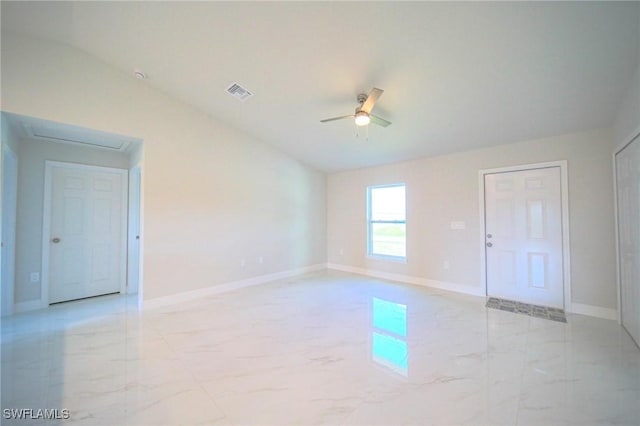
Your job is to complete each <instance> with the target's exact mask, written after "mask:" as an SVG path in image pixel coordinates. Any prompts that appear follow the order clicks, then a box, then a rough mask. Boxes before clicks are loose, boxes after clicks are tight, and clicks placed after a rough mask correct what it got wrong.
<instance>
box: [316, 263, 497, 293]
mask: <svg viewBox="0 0 640 426" xmlns="http://www.w3.org/2000/svg"><path fill="white" fill-rule="evenodd" d="M327 268H329V269H335V270H337V271H343V272H350V273H352V274H358V275H366V276H368V277H374V278H381V279H384V280H390V281H398V282H401V283H406V284H413V285H419V286H423V287H430V288H437V289H438V290H446V291H452V292H455V293H462V294H469V295H472V296H480V297H485V296H486V294H485V290H484V288H477V287H469V286H466V285H461V284H455V283H448V282H444V281H437V280H431V279H428V278H420V277H413V276H410V275H402V274H393V273H389V272H382V271H376V270H373V269H365V268H357V267H354V266H347V265H340V264H337V263H328V264H327Z"/></svg>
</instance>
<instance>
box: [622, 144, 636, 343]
mask: <svg viewBox="0 0 640 426" xmlns="http://www.w3.org/2000/svg"><path fill="white" fill-rule="evenodd" d="M616 188H617V201H618V259H619V260H618V262H619V268H620V302H621V303H620V309H621V318H622V325H623V326H624V328H626V329H627V331H628V332H629V334H631V336H632V337H633V339H634V340H635V341H636V343H637V344H638V345H640V138H636V139H635V140H634V141H632V142H631V143H630V144H629V145H627V146H626V147H625V148H624V149H622V150H621V151H620V152H618V153H617V154H616Z"/></svg>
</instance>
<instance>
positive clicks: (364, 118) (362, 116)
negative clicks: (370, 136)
mask: <svg viewBox="0 0 640 426" xmlns="http://www.w3.org/2000/svg"><path fill="white" fill-rule="evenodd" d="M369 122H371V117H369V114H367V113H366V112H364V111H358V112H356V126H366V125H367V124H369Z"/></svg>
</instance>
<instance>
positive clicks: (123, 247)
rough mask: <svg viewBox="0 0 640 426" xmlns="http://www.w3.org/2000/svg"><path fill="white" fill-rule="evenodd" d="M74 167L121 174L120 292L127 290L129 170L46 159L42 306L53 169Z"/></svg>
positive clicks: (47, 269) (45, 291)
mask: <svg viewBox="0 0 640 426" xmlns="http://www.w3.org/2000/svg"><path fill="white" fill-rule="evenodd" d="M54 168H64V169H75V170H88V171H95V172H109V173H115V174H119V175H121V176H122V200H121V201H122V209H121V212H120V226H121V232H122V238H121V241H120V261H119V262H118V263H119V265H120V294H125V293H126V291H127V257H128V253H127V223H128V217H127V216H128V207H127V205H128V203H127V199H128V192H129V191H128V180H129V179H128V177H129V171H128V170H126V169H118V168H115V167H103V166H92V165H88V164H80V163H69V162H63V161H51V160H46V161H45V166H44V204H43V209H42V212H43V214H42V274H41V281H40V285H41V291H40V305H41V307H42V308H46V307H48V306H49V272H50V265H49V259H50V251H51V244H49V241H51V202H52V198H51V197H52V189H53V188H52V183H53V169H54Z"/></svg>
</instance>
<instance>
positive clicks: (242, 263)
mask: <svg viewBox="0 0 640 426" xmlns="http://www.w3.org/2000/svg"><path fill="white" fill-rule="evenodd" d="M246 264H247V262H246V261H245V260H244V257H243V258H242V259H240V267H241V268H244V266H245V265H246Z"/></svg>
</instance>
